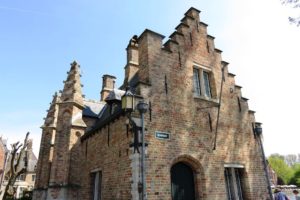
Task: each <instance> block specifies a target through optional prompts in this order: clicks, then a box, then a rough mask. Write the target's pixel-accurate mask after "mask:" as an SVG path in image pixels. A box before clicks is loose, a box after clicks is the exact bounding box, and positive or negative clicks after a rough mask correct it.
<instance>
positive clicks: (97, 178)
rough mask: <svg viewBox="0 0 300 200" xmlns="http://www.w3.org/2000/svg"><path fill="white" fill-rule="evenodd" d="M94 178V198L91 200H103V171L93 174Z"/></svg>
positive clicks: (92, 185)
mask: <svg viewBox="0 0 300 200" xmlns="http://www.w3.org/2000/svg"><path fill="white" fill-rule="evenodd" d="M91 178H92V184H91V188H92V198H91V200H101V182H102V173H101V171H97V172H93V173H91Z"/></svg>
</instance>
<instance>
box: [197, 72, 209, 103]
mask: <svg viewBox="0 0 300 200" xmlns="http://www.w3.org/2000/svg"><path fill="white" fill-rule="evenodd" d="M193 83H194V95H195V96H196V97H206V98H211V87H210V73H209V71H206V70H204V69H202V68H194V71H193Z"/></svg>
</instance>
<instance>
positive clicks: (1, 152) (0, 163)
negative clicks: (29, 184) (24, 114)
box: [0, 137, 9, 186]
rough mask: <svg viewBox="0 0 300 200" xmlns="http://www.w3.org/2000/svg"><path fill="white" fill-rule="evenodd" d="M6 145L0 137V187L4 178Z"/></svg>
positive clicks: (6, 154)
mask: <svg viewBox="0 0 300 200" xmlns="http://www.w3.org/2000/svg"><path fill="white" fill-rule="evenodd" d="M6 143H7V141H6V140H4V139H3V138H2V137H0V186H1V184H2V181H3V178H4V171H5V165H6V160H7V156H8V153H9V151H8V149H7V146H6Z"/></svg>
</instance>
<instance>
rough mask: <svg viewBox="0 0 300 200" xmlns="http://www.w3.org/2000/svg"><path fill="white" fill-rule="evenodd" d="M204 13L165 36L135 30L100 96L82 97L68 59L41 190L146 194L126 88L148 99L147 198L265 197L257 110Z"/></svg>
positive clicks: (77, 195) (50, 122) (46, 141)
mask: <svg viewBox="0 0 300 200" xmlns="http://www.w3.org/2000/svg"><path fill="white" fill-rule="evenodd" d="M199 13H200V11H198V10H197V9H195V8H190V9H189V10H188V11H187V12H186V13H185V15H184V17H183V18H182V20H181V22H180V23H179V25H178V26H177V27H176V30H175V32H174V33H172V34H171V35H170V36H169V39H168V40H167V41H166V42H165V43H164V44H163V42H162V41H163V39H164V36H163V35H161V34H158V33H156V32H153V31H151V30H147V29H146V30H145V31H144V32H143V33H142V34H141V35H140V36H134V37H133V38H132V39H131V40H130V41H129V44H128V46H127V63H126V65H125V78H124V83H123V85H122V86H120V87H118V89H117V87H116V86H115V79H116V78H115V77H114V76H111V75H104V76H103V85H102V91H101V100H100V101H91V100H86V99H84V97H83V95H82V91H81V82H80V66H79V65H78V64H77V63H76V62H73V63H72V64H71V69H70V71H69V72H68V77H67V79H66V81H65V85H64V88H63V90H62V91H61V93H59V94H55V95H54V98H53V101H52V104H51V106H50V109H49V111H48V114H47V117H46V119H45V123H44V125H43V127H42V130H43V131H42V139H41V148H40V156H39V161H38V166H37V180H36V185H35V192H34V198H35V199H42V200H44V199H47V200H52V199H69V200H71V199H82V200H85V199H86V200H88V199H93V200H96V199H104V200H108V199H112V200H117V199H122V200H124V199H134V200H137V199H141V187H140V186H141V184H140V183H141V174H142V173H141V171H142V166H141V153H140V152H141V147H140V145H139V141H138V140H139V139H140V138H139V137H140V135H141V134H140V133H141V130H140V128H139V127H140V125H141V120H140V115H139V113H138V111H134V112H133V113H131V115H130V119H131V121H134V123H128V115H129V114H128V112H126V111H124V110H123V109H122V108H121V97H122V96H123V95H124V93H125V90H126V88H129V89H130V91H131V92H132V93H134V94H135V95H136V97H138V98H139V99H142V100H144V101H145V102H147V103H148V105H149V109H148V112H147V113H146V114H145V117H144V124H145V127H146V134H145V141H146V143H147V144H148V145H147V147H146V159H145V167H146V170H145V180H146V191H147V199H149V200H154V199H161V200H168V199H176V200H177V199H185V200H193V199H206V200H220V199H268V189H267V179H266V174H265V169H264V165H263V157H262V151H261V148H260V145H259V142H258V138H257V137H256V136H255V133H254V131H253V130H254V129H253V124H255V117H254V111H251V110H249V109H248V103H247V99H246V98H244V97H243V96H242V94H241V87H240V86H238V85H236V84H235V81H234V76H235V75H234V74H232V73H230V72H229V71H228V63H227V62H225V61H223V60H222V58H221V52H222V51H221V50H219V49H217V48H215V45H214V37H213V36H210V35H208V34H207V24H205V23H203V22H201V21H200V20H199ZM134 124H135V125H136V126H135V125H134Z"/></svg>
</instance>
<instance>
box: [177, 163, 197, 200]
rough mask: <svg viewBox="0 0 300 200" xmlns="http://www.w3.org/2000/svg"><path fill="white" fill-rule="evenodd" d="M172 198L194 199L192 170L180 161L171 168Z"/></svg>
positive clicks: (181, 199) (180, 199) (179, 199)
mask: <svg viewBox="0 0 300 200" xmlns="http://www.w3.org/2000/svg"><path fill="white" fill-rule="evenodd" d="M171 184H172V185H171V189H172V200H195V184H194V173H193V170H192V169H191V168H190V167H189V166H188V165H186V164H184V163H182V162H180V163H177V164H175V165H173V167H172V168H171Z"/></svg>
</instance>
